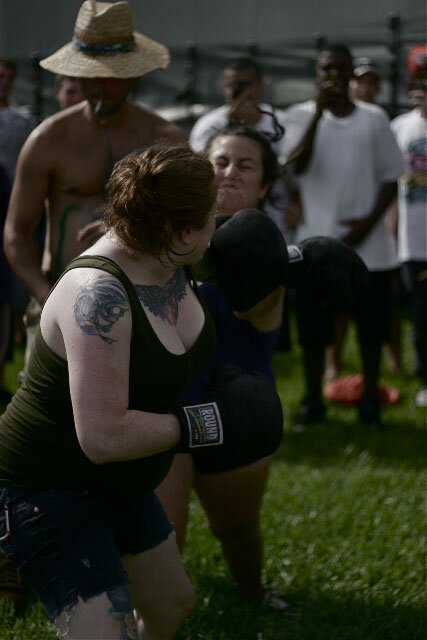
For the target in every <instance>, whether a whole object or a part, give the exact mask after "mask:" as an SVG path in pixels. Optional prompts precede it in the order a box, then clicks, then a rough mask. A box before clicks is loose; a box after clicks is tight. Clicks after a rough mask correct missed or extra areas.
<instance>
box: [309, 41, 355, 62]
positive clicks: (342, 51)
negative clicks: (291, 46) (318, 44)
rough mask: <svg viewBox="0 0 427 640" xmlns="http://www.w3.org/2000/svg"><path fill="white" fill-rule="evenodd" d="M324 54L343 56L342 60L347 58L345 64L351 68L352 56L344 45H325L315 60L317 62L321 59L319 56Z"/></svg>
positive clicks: (338, 43)
mask: <svg viewBox="0 0 427 640" xmlns="http://www.w3.org/2000/svg"><path fill="white" fill-rule="evenodd" d="M325 53H332V54H334V53H336V54H338V55H340V56H343V58H347V62H349V64H350V65H351V66H352V67H353V55H352V53H351V51H350V49H349V48H348V47H347V45H346V44H342V43H340V42H335V43H333V44H328V45H326V47H323V48H322V50H321V51H320V52H319V55H318V56H317V60H319V58H321V56H322V55H324V54H325Z"/></svg>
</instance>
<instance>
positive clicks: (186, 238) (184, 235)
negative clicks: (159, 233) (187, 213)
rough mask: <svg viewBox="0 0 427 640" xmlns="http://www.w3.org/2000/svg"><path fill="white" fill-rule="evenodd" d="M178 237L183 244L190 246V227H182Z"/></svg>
mask: <svg viewBox="0 0 427 640" xmlns="http://www.w3.org/2000/svg"><path fill="white" fill-rule="evenodd" d="M178 238H179V240H180V241H181V242H182V244H184V245H185V246H187V247H188V246H191V244H192V242H193V230H192V229H182V231H179V232H178Z"/></svg>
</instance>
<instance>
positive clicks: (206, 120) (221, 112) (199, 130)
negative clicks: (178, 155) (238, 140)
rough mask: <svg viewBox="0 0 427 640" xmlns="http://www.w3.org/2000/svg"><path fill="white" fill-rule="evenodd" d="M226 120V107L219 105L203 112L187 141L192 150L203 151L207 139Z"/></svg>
mask: <svg viewBox="0 0 427 640" xmlns="http://www.w3.org/2000/svg"><path fill="white" fill-rule="evenodd" d="M227 122H228V111H227V107H225V106H224V107H219V108H218V109H214V110H213V111H210V112H209V113H207V114H205V115H204V116H202V117H201V118H199V119H198V120H197V122H196V123H195V124H194V126H193V128H192V130H191V132H190V136H189V143H190V147H191V148H192V149H193V151H196V152H200V151H204V150H205V147H206V144H207V142H208V140H210V138H211V137H212V136H213V135H214V134H215V133H216V132H217V131H220V130H221V129H223V128H224V127H225V126H226V125H227Z"/></svg>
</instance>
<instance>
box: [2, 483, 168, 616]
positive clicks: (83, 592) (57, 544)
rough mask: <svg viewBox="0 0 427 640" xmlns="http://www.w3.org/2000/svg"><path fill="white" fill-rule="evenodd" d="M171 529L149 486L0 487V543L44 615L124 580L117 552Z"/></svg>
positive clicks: (148, 543)
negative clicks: (107, 491)
mask: <svg viewBox="0 0 427 640" xmlns="http://www.w3.org/2000/svg"><path fill="white" fill-rule="evenodd" d="M171 531H172V525H171V523H170V522H169V520H168V518H167V516H166V514H165V512H164V510H163V508H162V506H161V504H160V502H159V500H158V499H157V497H156V496H155V494H154V493H153V492H149V493H147V494H144V495H142V496H138V497H137V498H117V497H116V496H114V498H110V497H108V495H105V496H104V495H103V496H99V495H97V494H94V493H91V492H90V491H83V490H68V489H49V490H43V491H29V490H26V489H16V488H13V487H6V488H1V489H0V549H1V551H2V552H3V554H4V555H5V556H7V557H8V558H9V559H10V560H11V561H12V562H13V563H14V564H15V566H16V567H17V568H18V570H19V571H20V572H21V573H22V575H24V576H25V577H26V579H27V580H28V582H29V584H30V585H31V587H32V589H33V590H34V592H35V593H36V595H37V596H38V597H39V599H40V601H41V602H42V604H43V607H44V608H45V610H46V613H47V614H48V616H49V618H50V619H51V620H54V619H55V618H56V617H57V616H58V615H59V614H60V613H61V612H62V611H63V610H67V609H70V608H71V607H72V606H73V605H74V604H76V602H77V597H78V596H80V597H81V598H82V599H83V600H87V599H88V598H91V597H94V596H96V595H99V594H101V593H103V592H105V591H107V590H109V589H112V588H114V587H117V586H122V585H123V586H124V585H128V584H129V578H128V576H127V573H126V572H125V570H124V568H123V566H122V563H121V561H120V558H121V557H122V556H125V555H128V554H133V555H135V554H138V553H142V552H144V551H147V550H148V549H152V548H154V547H156V546H157V545H159V544H160V543H161V542H163V541H164V540H166V539H167V538H168V536H169V535H170V533H171Z"/></svg>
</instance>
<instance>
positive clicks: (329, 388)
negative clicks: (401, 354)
mask: <svg viewBox="0 0 427 640" xmlns="http://www.w3.org/2000/svg"><path fill="white" fill-rule="evenodd" d="M377 393H378V398H379V401H380V403H381V404H382V405H387V404H395V403H396V402H398V400H399V397H400V396H399V391H398V390H397V389H396V388H395V387H390V386H386V385H382V384H380V385H379V386H378V387H377ZM362 395H363V376H361V375H360V374H355V375H351V376H343V377H341V378H335V379H334V380H331V381H330V382H327V383H326V384H325V385H324V387H323V397H324V398H325V400H330V401H331V402H338V403H340V404H351V405H356V404H357V403H358V402H359V400H360V399H361V397H362Z"/></svg>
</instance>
